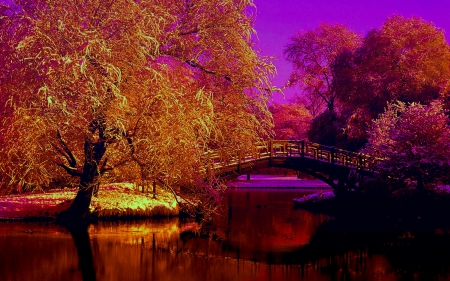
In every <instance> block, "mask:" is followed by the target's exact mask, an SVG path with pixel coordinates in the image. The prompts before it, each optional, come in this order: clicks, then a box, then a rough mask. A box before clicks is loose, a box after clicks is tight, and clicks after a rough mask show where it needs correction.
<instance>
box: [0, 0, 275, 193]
mask: <svg viewBox="0 0 450 281" xmlns="http://www.w3.org/2000/svg"><path fill="white" fill-rule="evenodd" d="M12 2H13V3H14V5H15V8H12V7H14V6H13V5H11V6H2V8H1V9H0V12H1V14H0V16H1V17H0V20H1V21H2V24H1V30H0V36H1V38H2V42H3V44H2V45H1V50H0V52H1V54H2V56H3V58H2V62H4V65H2V66H1V72H2V74H1V76H0V79H1V80H0V94H1V99H0V101H1V102H2V103H1V105H0V110H2V116H3V119H2V124H1V128H0V130H1V133H2V134H3V136H4V138H3V140H2V141H3V146H2V148H1V149H0V157H1V159H2V161H1V163H0V169H1V174H2V176H1V177H0V178H1V180H2V184H3V185H12V186H17V185H20V186H24V185H28V186H45V185H49V184H50V183H51V182H52V181H53V180H54V179H55V178H60V177H65V176H66V175H67V173H66V171H69V173H73V174H75V173H76V171H82V169H83V166H84V165H85V163H87V162H86V161H91V160H90V159H85V157H86V154H85V147H84V145H85V143H86V141H89V142H90V143H95V142H105V145H106V153H105V155H104V157H103V158H102V159H101V161H100V162H99V163H97V164H98V167H99V168H98V169H99V171H98V172H99V173H100V174H101V175H103V177H102V178H101V179H102V181H117V180H118V179H119V180H137V179H143V180H146V179H152V178H153V179H154V178H157V179H158V180H160V181H162V182H164V183H165V184H167V185H171V186H173V185H177V184H181V183H183V182H184V183H189V182H192V180H193V179H196V178H202V177H204V175H199V167H202V165H203V164H204V161H205V159H204V158H203V155H204V152H205V151H207V150H208V149H209V148H223V147H226V148H236V149H237V148H250V147H251V146H252V145H253V143H256V141H258V140H260V139H261V138H264V137H266V136H267V135H268V132H269V130H270V126H271V123H272V122H271V117H270V113H269V112H268V110H267V107H266V100H267V98H268V95H269V94H270V90H271V85H270V81H269V78H270V75H271V74H272V73H274V67H273V65H272V64H271V63H270V62H269V61H268V60H267V59H264V58H262V57H260V56H259V55H258V53H257V52H255V51H254V50H253V49H252V45H253V42H252V36H253V35H254V30H253V28H252V24H253V14H252V13H251V11H252V10H251V7H253V3H252V1H250V0H233V1H230V0H219V1H209V0H195V1H157V0H152V1H150V0H142V1H131V0H111V1H101V0H92V1H78V0H66V1H56V0H34V1H25V0H23V1H22V0H17V1H12ZM96 122H105V124H104V125H105V127H104V128H102V129H98V124H97V123H96ZM60 167H65V168H64V169H65V170H66V171H65V170H64V169H61V168H60Z"/></svg>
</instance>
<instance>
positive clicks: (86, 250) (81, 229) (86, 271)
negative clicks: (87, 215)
mask: <svg viewBox="0 0 450 281" xmlns="http://www.w3.org/2000/svg"><path fill="white" fill-rule="evenodd" d="M67 229H68V230H69V232H70V234H71V235H72V238H73V241H74V244H75V247H76V248H77V253H78V264H79V268H80V271H81V275H82V277H83V281H95V280H96V275H95V268H94V259H93V256H92V248H91V240H90V238H89V232H88V227H87V225H79V226H76V227H68V228H67Z"/></svg>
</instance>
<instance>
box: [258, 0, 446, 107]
mask: <svg viewBox="0 0 450 281" xmlns="http://www.w3.org/2000/svg"><path fill="white" fill-rule="evenodd" d="M254 3H255V5H256V7H257V18H256V25H255V29H256V31H257V33H258V38H259V48H260V50H261V52H262V54H263V55H267V56H274V57H276V58H278V60H277V61H275V62H274V63H275V66H276V67H277V71H278V74H277V76H276V77H275V79H274V81H273V82H274V84H275V85H276V86H280V87H281V86H283V85H284V84H285V83H286V81H287V80H288V78H289V74H290V73H291V71H292V67H291V65H290V64H289V63H288V62H287V61H286V60H285V59H284V58H283V49H284V47H285V45H286V44H287V43H288V41H289V38H290V37H292V36H293V35H294V34H295V33H296V32H297V31H300V30H302V29H311V28H315V27H316V26H317V25H318V24H319V23H320V22H328V23H343V24H346V25H347V26H348V27H350V28H351V29H353V30H354V31H356V32H358V33H360V34H362V35H365V34H366V33H367V32H368V31H369V30H371V29H373V28H379V27H380V26H381V25H382V24H383V22H384V21H385V20H386V18H388V17H389V16H391V15H393V14H399V15H403V16H405V17H410V16H419V17H421V18H423V19H424V20H426V21H430V22H433V23H434V24H435V26H436V27H438V28H441V29H444V30H445V31H446V38H447V41H449V42H450V0H376V1H375V0H370V1H364V0H361V1H357V0H335V1H333V0H309V1H304V0H254ZM296 92H298V90H296V89H287V90H285V94H286V99H285V100H283V96H282V95H281V94H277V93H275V94H274V100H275V101H276V102H287V101H286V100H287V99H289V98H290V97H292V95H293V94H294V93H296Z"/></svg>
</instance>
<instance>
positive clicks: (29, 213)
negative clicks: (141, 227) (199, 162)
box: [0, 184, 179, 220]
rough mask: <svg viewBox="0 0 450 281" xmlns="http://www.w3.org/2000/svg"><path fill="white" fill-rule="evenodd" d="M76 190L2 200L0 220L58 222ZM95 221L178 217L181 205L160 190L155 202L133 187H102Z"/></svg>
mask: <svg viewBox="0 0 450 281" xmlns="http://www.w3.org/2000/svg"><path fill="white" fill-rule="evenodd" d="M76 192H77V189H57V190H50V191H45V192H37V193H23V194H16V195H4V196H0V219H2V220H14V219H36V220H39V219H55V218H56V216H57V214H59V213H60V212H61V211H63V210H65V209H67V208H68V207H69V205H70V204H71V202H72V200H73V198H75V195H76ZM90 212H91V215H92V217H93V218H98V219H115V218H122V217H124V218H125V217H154V216H177V215H178V214H179V210H178V205H177V202H176V200H175V199H174V197H173V195H172V194H170V193H168V192H165V191H163V190H160V191H159V192H158V194H157V196H156V198H155V199H153V196H152V195H151V194H145V193H141V192H138V191H136V190H135V189H134V188H133V185H131V184H111V185H105V186H101V187H100V190H99V193H98V196H97V197H93V198H92V202H91V206H90Z"/></svg>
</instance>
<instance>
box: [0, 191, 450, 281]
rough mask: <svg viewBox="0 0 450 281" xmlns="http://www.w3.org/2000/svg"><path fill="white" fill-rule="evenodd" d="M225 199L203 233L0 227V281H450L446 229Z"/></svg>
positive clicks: (139, 226)
mask: <svg viewBox="0 0 450 281" xmlns="http://www.w3.org/2000/svg"><path fill="white" fill-rule="evenodd" d="M232 196H233V197H232V198H231V201H230V198H226V201H227V202H228V201H230V202H233V203H232V204H233V206H232V210H229V209H228V208H224V210H225V214H224V216H223V218H222V219H219V220H217V224H213V225H210V226H209V228H208V229H207V231H206V232H204V231H202V230H201V229H199V228H198V225H196V224H195V223H192V222H190V221H182V220H180V219H178V218H171V219H161V220H142V221H134V222H121V223H117V222H100V223H96V224H91V225H90V226H89V227H88V228H85V229H77V230H78V231H75V230H74V229H70V228H69V231H68V230H67V229H65V228H63V227H61V226H58V225H53V224H38V223H12V222H9V223H0V279H1V280H2V281H3V280H5V281H15V280H40V281H50V280H69V281H71V280H74V281H75V280H106V281H108V280H130V281H134V280H136V281H137V280H153V281H158V280H161V281H166V280H177V281H178V280H183V281H194V280H196V281H203V280H237V281H239V280H248V281H249V280H260V281H264V280H287V281H289V280H296V281H299V280H309V281H326V280H351V281H358V280H388V281H389V280H450V278H449V273H450V255H449V254H448V253H449V252H450V251H449V250H450V231H449V229H450V228H448V227H444V226H441V227H440V228H437V229H436V230H434V231H428V232H420V231H411V232H408V231H400V232H393V231H378V232H376V231H361V230H357V229H351V228H348V226H349V225H359V226H360V227H363V228H366V227H365V226H364V225H362V222H361V221H360V220H359V219H363V218H356V220H353V219H351V220H343V219H342V218H341V217H339V216H337V217H335V218H333V219H330V218H328V219H324V218H326V216H323V215H316V214H312V213H309V212H306V211H301V210H293V209H292V205H287V204H286V202H285V201H286V200H287V199H283V198H281V197H282V196H281V195H279V194H278V195H277V194H266V195H264V194H262V193H261V194H258V193H257V192H256V193H255V191H252V192H249V193H247V192H243V193H240V194H234V195H232ZM283 202H284V203H283ZM258 205H260V206H261V207H260V208H258V207H257V206H258ZM264 205H265V206H266V207H264ZM283 205H285V206H286V208H285V210H284V211H283V210H282V208H283V207H282V206H283ZM229 211H231V214H232V218H231V220H229V218H228V217H227V213H228V212H229ZM271 214H274V215H273V216H272V215H271ZM365 219H366V220H367V218H365ZM358 220H359V221H358ZM369 221H370V220H369ZM369 223H370V224H372V225H373V224H374V221H373V220H372V221H370V222H369ZM369 223H367V224H369ZM31 228H33V229H34V231H33V233H30V232H26V231H27V230H29V229H31ZM376 228H379V226H376ZM80 230H81V231H80ZM86 230H87V231H86ZM207 232H209V237H208V238H206V236H207Z"/></svg>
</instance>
